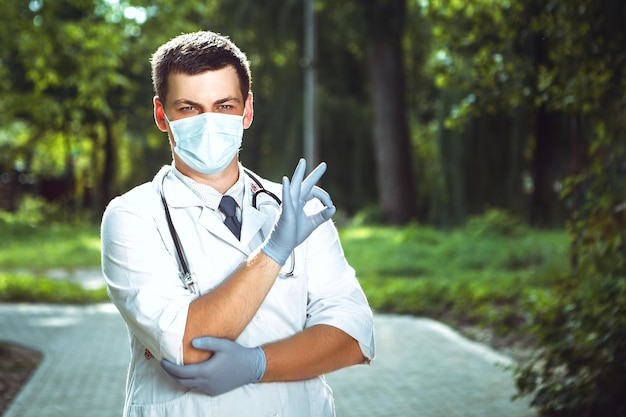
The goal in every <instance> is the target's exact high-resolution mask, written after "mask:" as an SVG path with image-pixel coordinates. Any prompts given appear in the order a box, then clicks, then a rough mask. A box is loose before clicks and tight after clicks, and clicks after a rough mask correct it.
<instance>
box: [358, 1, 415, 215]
mask: <svg viewBox="0 0 626 417" xmlns="http://www.w3.org/2000/svg"><path fill="white" fill-rule="evenodd" d="M381 3H384V5H381ZM404 12H405V0H391V1H388V2H372V3H371V4H370V5H369V9H368V23H369V29H370V30H369V31H368V33H369V36H368V40H367V42H368V46H367V65H368V67H369V72H370V79H371V86H372V101H373V109H374V145H375V150H376V164H377V167H376V168H377V182H378V195H379V197H378V198H379V203H380V206H381V208H382V210H383V213H384V214H385V217H386V219H387V221H388V222H389V223H391V224H405V223H407V222H409V221H410V220H412V219H414V218H415V217H416V216H417V202H416V199H417V193H416V188H415V180H414V177H413V172H412V167H411V159H412V158H411V155H412V151H411V142H410V139H409V129H408V123H407V119H406V106H405V97H404V94H405V82H404V77H405V75H404V65H403V52H402V33H403V27H404V25H403V23H404V22H403V15H404Z"/></svg>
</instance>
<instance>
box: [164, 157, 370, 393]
mask: <svg viewBox="0 0 626 417" xmlns="http://www.w3.org/2000/svg"><path fill="white" fill-rule="evenodd" d="M305 166H306V165H305V163H304V161H303V160H301V161H300V163H299V164H298V166H297V167H296V171H295V172H294V176H293V178H292V182H291V183H290V182H289V180H287V179H286V178H284V179H283V204H282V210H281V214H280V217H279V219H278V221H277V223H276V224H275V226H274V229H273V230H272V233H271V234H270V237H269V239H268V240H267V241H266V242H265V243H264V245H262V246H261V248H259V250H257V251H256V252H254V253H253V254H252V255H251V256H250V257H249V258H248V259H247V260H246V261H245V262H244V263H243V264H242V265H241V266H240V267H239V268H238V269H237V270H236V271H235V272H234V273H233V274H232V275H231V276H230V277H228V278H227V279H226V280H225V281H224V282H223V283H222V284H220V285H219V286H218V287H216V288H215V289H213V290H212V291H211V292H209V293H207V294H205V295H203V296H201V297H199V298H197V299H196V300H194V301H193V302H192V303H191V304H190V305H189V310H188V315H187V323H186V327H185V333H184V336H183V358H184V362H185V363H186V364H203V363H206V364H207V365H208V366H204V367H202V368H201V367H200V366H191V367H187V368H186V369H184V368H182V367H178V368H176V367H174V366H170V364H166V365H165V366H164V367H165V369H166V370H167V371H168V372H170V373H171V374H172V375H173V376H174V377H178V378H182V379H185V380H187V382H188V381H189V379H194V378H195V379H197V378H196V377H197V376H199V377H200V378H205V377H206V375H202V374H203V373H204V374H206V373H208V369H214V368H212V366H214V365H216V364H218V365H219V363H220V362H221V361H223V362H228V361H230V362H228V363H227V364H225V366H224V368H225V369H229V370H230V369H231V368H232V366H241V367H246V366H248V367H256V366H257V365H255V364H257V362H258V361H259V356H260V359H261V360H262V362H263V364H262V365H259V367H260V368H262V372H261V374H262V375H263V377H262V379H261V381H266V382H269V381H292V380H301V379H308V378H312V377H315V376H318V375H321V374H323V373H327V372H331V371H334V370H337V369H340V368H343V367H346V366H350V365H354V364H357V363H362V362H363V361H364V360H365V358H364V356H363V354H362V352H361V349H360V347H359V343H358V342H357V341H356V340H355V339H354V338H352V337H351V336H349V335H348V334H347V333H345V332H344V331H342V330H340V329H338V328H336V327H333V326H329V325H316V326H312V327H310V328H307V329H304V330H303V331H301V332H299V333H297V334H295V335H293V336H291V337H289V338H287V339H283V340H280V341H276V342H273V343H269V344H267V345H265V346H263V347H262V349H263V351H262V353H261V354H260V355H259V350H258V348H257V349H254V350H253V349H247V348H243V347H240V346H238V345H237V346H235V344H226V345H224V343H223V342H221V341H218V342H219V346H226V348H227V349H229V350H228V351H227V350H223V351H221V352H219V354H220V359H217V356H216V359H211V357H212V355H213V353H214V351H216V350H217V349H212V348H211V346H215V345H213V343H216V342H214V341H206V340H205V341H203V343H201V348H200V349H198V348H197V347H198V345H196V346H194V344H193V341H194V339H198V338H202V337H205V336H211V337H213V338H220V339H227V340H230V341H234V340H235V339H237V337H238V336H239V335H240V334H241V332H242V331H243V330H244V329H245V327H246V326H247V325H248V323H249V322H250V321H251V320H252V318H253V316H254V315H255V314H256V312H257V310H258V309H259V307H260V306H261V304H262V303H263V300H264V299H265V297H266V296H267V294H268V293H269V291H270V289H271V288H272V286H273V284H274V282H275V280H276V277H277V276H278V274H279V272H280V268H281V266H282V265H283V264H284V263H285V260H286V259H287V257H288V256H289V254H290V253H291V252H292V251H293V249H294V248H295V247H296V246H298V245H299V244H300V243H302V242H303V241H304V240H305V239H306V238H307V237H308V236H309V235H310V234H311V233H312V232H313V230H315V229H316V228H317V227H318V226H319V225H321V224H322V223H323V222H325V221H327V220H328V219H329V218H330V217H331V216H332V215H333V214H334V212H335V208H334V206H333V204H332V201H331V199H330V196H328V194H327V193H326V192H325V191H323V190H321V189H320V188H317V187H314V185H315V183H316V182H317V181H318V180H319V178H320V177H321V175H322V174H323V173H324V171H325V165H320V166H318V167H317V168H316V169H315V170H314V171H313V172H312V173H311V174H310V175H309V176H308V177H307V178H306V179H304V170H305ZM312 198H318V199H320V200H321V201H322V203H323V204H324V206H325V208H324V209H322V210H321V211H320V212H318V213H315V214H312V215H307V214H306V213H305V212H304V210H303V209H304V205H305V204H306V203H307V202H308V201H309V200H311V199H312ZM204 342H206V343H204ZM228 355H230V357H228ZM245 358H247V359H245ZM250 358H252V359H250ZM247 360H251V361H252V362H254V364H253V365H248V363H247V362H246V361H247ZM211 362H212V363H211ZM244 362H246V363H245V365H241V364H242V363H244ZM209 363H211V364H209ZM226 365H228V366H226ZM176 373H179V375H178V376H177V375H176ZM180 375H184V377H181V376H180ZM244 379H249V381H248V382H257V381H258V379H255V377H254V376H248V375H247V376H245V377H244ZM179 381H180V379H179ZM243 383H246V382H245V381H244V382H243ZM209 385H210V384H209ZM194 387H195V386H194Z"/></svg>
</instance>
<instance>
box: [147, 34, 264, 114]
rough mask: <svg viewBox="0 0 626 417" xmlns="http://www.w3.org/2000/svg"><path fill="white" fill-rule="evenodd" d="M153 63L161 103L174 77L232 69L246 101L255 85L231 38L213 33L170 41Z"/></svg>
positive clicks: (159, 51)
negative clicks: (226, 68) (169, 80)
mask: <svg viewBox="0 0 626 417" xmlns="http://www.w3.org/2000/svg"><path fill="white" fill-rule="evenodd" d="M150 63H151V64H152V84H153V86H154V92H155V93H156V95H158V96H159V98H160V99H161V101H162V102H164V101H165V98H166V96H167V80H168V77H169V75H170V74H171V73H183V74H189V75H195V74H200V73H203V72H205V71H215V70H219V69H222V68H225V67H227V66H229V65H231V66H232V67H234V68H235V70H236V71H237V76H238V77H239V85H240V88H241V95H242V96H243V99H244V101H245V100H246V99H247V97H248V92H249V91H250V86H251V84H252V77H251V75H250V63H249V62H248V58H247V57H246V54H244V53H243V52H242V51H241V50H240V49H239V48H238V47H237V45H235V44H234V43H233V42H232V41H231V40H230V39H229V38H228V37H226V36H223V35H220V34H218V33H214V32H211V31H200V32H193V33H186V34H182V35H179V36H177V37H175V38H173V39H171V40H170V41H168V42H166V43H164V44H163V45H161V46H160V47H159V49H157V50H156V52H155V53H154V54H153V55H152V59H151V60H150Z"/></svg>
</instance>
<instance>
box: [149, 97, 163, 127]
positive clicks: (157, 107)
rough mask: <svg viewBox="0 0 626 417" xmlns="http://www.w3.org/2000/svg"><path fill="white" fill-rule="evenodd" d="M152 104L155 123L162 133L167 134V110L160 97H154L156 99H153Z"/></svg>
mask: <svg viewBox="0 0 626 417" xmlns="http://www.w3.org/2000/svg"><path fill="white" fill-rule="evenodd" d="M152 104H153V106H154V122H155V123H156V125H157V127H158V128H159V130H160V131H161V132H167V122H166V120H165V110H164V107H163V103H161V99H160V98H159V96H154V98H153V99H152Z"/></svg>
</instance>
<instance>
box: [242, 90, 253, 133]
mask: <svg viewBox="0 0 626 417" xmlns="http://www.w3.org/2000/svg"><path fill="white" fill-rule="evenodd" d="M253 101H254V100H253V99H252V91H250V92H249V93H248V98H246V103H245V107H244V109H243V128H244V129H247V128H249V127H250V125H251V124H252V119H254V105H253Z"/></svg>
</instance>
